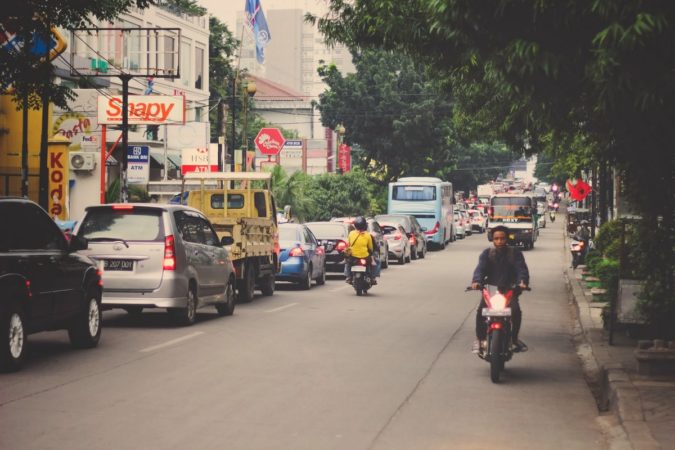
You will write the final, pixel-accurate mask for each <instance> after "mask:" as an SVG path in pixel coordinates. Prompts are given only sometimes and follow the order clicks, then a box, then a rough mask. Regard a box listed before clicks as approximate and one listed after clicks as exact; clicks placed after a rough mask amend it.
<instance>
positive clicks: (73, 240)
mask: <svg viewBox="0 0 675 450" xmlns="http://www.w3.org/2000/svg"><path fill="white" fill-rule="evenodd" d="M88 248H89V241H88V240H86V239H85V238H83V237H80V236H78V235H76V234H73V235H72V236H71V237H70V241H68V251H69V252H76V251H78V250H87V249H88Z"/></svg>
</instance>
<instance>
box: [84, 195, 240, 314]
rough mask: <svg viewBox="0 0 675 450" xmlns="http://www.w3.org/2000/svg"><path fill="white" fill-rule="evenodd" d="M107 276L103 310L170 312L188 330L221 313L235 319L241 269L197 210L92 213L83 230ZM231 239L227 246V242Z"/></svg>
mask: <svg viewBox="0 0 675 450" xmlns="http://www.w3.org/2000/svg"><path fill="white" fill-rule="evenodd" d="M75 233H76V235H77V236H80V237H82V238H86V239H88V240H89V249H88V250H86V251H84V252H83V253H85V254H86V255H88V256H90V257H91V258H92V259H94V260H95V261H97V262H98V264H99V268H100V269H101V270H102V271H103V286H104V288H103V307H104V308H123V309H125V310H126V311H127V312H129V313H130V314H140V313H141V312H142V311H143V309H144V308H166V309H167V311H168V312H169V314H170V315H171V317H172V318H173V319H174V320H176V321H177V322H179V323H181V324H183V325H192V324H193V323H194V322H195V318H196V311H197V309H199V308H201V307H204V306H207V305H214V306H215V307H216V310H217V311H218V314H220V315H222V316H228V315H231V314H232V313H233V312H234V306H235V303H236V297H235V278H234V267H233V265H232V262H231V261H230V259H229V255H228V251H227V249H226V248H225V245H227V244H228V243H227V242H221V241H219V240H218V236H217V235H216V232H215V231H214V229H213V226H212V225H211V222H209V220H208V219H207V218H206V217H205V216H204V215H203V214H202V213H201V212H199V211H197V210H196V209H194V208H191V207H189V206H183V205H171V204H157V203H136V204H132V203H124V204H108V205H98V206H90V207H88V208H87V209H86V210H85V214H84V217H83V219H82V221H81V222H80V225H79V227H78V228H77V229H76V232H75ZM226 239H227V238H223V240H226Z"/></svg>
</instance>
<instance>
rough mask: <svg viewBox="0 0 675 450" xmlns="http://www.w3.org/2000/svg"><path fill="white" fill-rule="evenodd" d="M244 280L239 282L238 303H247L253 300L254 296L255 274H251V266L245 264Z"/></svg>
mask: <svg viewBox="0 0 675 450" xmlns="http://www.w3.org/2000/svg"><path fill="white" fill-rule="evenodd" d="M245 267H246V269H245V270H246V272H245V273H244V279H243V280H239V283H238V287H239V289H238V293H237V294H238V295H237V301H238V302H239V303H249V302H251V301H252V300H253V296H254V295H255V274H254V273H253V266H252V265H251V264H247V265H246V266H245Z"/></svg>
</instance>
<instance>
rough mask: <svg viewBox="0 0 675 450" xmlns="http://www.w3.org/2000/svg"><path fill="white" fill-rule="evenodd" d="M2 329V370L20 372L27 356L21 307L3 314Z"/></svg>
mask: <svg viewBox="0 0 675 450" xmlns="http://www.w3.org/2000/svg"><path fill="white" fill-rule="evenodd" d="M0 322H1V328H0V333H1V334H0V345H1V346H2V348H0V370H2V371H3V372H13V371H15V370H19V368H20V367H21V363H22V362H23V358H24V356H25V354H26V327H25V324H24V321H23V313H22V312H21V309H20V308H19V305H14V306H13V307H11V308H8V310H7V311H5V313H3V314H2V319H1V320H0Z"/></svg>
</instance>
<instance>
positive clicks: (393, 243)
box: [380, 222, 411, 265]
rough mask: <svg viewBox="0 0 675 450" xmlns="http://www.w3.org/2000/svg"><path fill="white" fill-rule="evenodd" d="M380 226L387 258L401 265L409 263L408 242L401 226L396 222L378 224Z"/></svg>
mask: <svg viewBox="0 0 675 450" xmlns="http://www.w3.org/2000/svg"><path fill="white" fill-rule="evenodd" d="M380 226H381V227H382V232H383V233H384V238H385V239H386V240H387V244H388V248H389V256H391V257H394V258H396V260H397V261H398V263H399V264H401V265H403V264H405V263H406V262H410V259H411V258H410V241H409V240H408V235H407V234H406V232H405V229H404V228H403V226H401V225H400V224H398V223H396V222H380Z"/></svg>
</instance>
